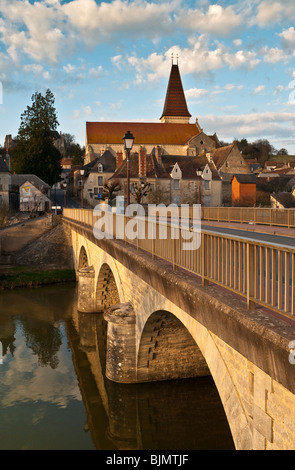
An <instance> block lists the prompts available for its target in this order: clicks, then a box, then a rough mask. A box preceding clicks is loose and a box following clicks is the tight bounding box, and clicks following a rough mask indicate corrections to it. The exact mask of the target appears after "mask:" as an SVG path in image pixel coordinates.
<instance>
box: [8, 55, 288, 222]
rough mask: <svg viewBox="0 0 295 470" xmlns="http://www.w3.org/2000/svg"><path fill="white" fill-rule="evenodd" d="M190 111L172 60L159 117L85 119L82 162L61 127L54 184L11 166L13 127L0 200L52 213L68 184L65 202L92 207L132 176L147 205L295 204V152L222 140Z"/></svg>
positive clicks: (135, 194)
mask: <svg viewBox="0 0 295 470" xmlns="http://www.w3.org/2000/svg"><path fill="white" fill-rule="evenodd" d="M190 119H191V114H190V113H189V110H188V107H187V102H186V98H185V94H184V91H183V86H182V80H181V75H180V70H179V66H178V63H177V64H175V63H173V62H172V66H171V71H170V77H169V82H168V86H167V92H166V98H165V104H164V109H163V113H162V116H161V117H160V122H159V123H154V122H153V123H143V122H133V123H130V122H128V123H127V122H86V141H85V148H84V149H83V150H84V152H83V155H81V162H80V164H79V161H78V162H77V159H75V158H73V157H71V156H70V155H68V153H67V146H66V144H65V136H64V135H63V134H62V133H61V132H60V133H56V136H55V141H54V145H55V147H56V148H57V149H58V150H59V152H60V155H61V161H60V164H61V173H60V175H59V178H58V180H57V181H56V183H55V184H54V185H53V186H50V185H49V184H48V181H43V180H42V179H41V178H40V177H39V176H38V175H36V174H16V173H15V171H14V172H12V170H11V161H12V160H13V151H14V148H15V146H16V145H17V143H16V142H15V140H14V139H13V138H12V136H11V135H7V136H6V137H5V142H4V147H3V152H2V156H1V158H0V204H1V206H2V207H3V206H5V207H7V208H8V207H9V209H10V210H11V211H16V212H21V213H24V214H25V213H26V214H44V213H49V212H50V211H51V210H52V207H56V206H57V202H56V192H57V191H61V190H62V191H63V192H64V195H65V197H64V199H63V201H64V204H63V203H61V206H64V205H66V197H70V198H72V199H73V200H75V201H76V202H77V204H78V205H81V206H83V207H88V208H94V207H95V206H96V205H97V204H98V203H100V202H101V201H105V200H107V201H108V202H109V204H114V200H115V197H116V196H123V197H125V198H126V194H127V179H128V180H129V184H130V193H131V202H141V203H142V204H144V205H145V204H151V203H153V204H160V203H162V204H166V205H168V204H176V205H181V204H189V205H192V204H201V205H202V206H203V207H221V206H225V207H230V206H235V207H237V206H238V207H273V208H292V207H295V157H292V156H289V155H288V152H286V151H285V150H284V149H282V151H283V154H282V155H281V154H280V153H279V152H278V151H277V152H275V154H274V155H273V154H272V150H273V149H272V148H271V146H270V145H265V144H264V142H263V140H261V141H260V142H258V144H257V145H256V146H255V144H253V145H252V149H251V144H248V143H247V141H245V139H244V140H243V141H238V140H235V141H233V142H232V143H229V144H228V143H224V142H222V141H221V140H219V138H218V136H217V133H215V134H214V135H208V134H206V133H205V131H204V130H203V129H202V128H201V127H200V124H199V122H198V119H196V121H195V123H190ZM129 129H130V131H131V132H132V135H133V136H134V145H133V148H132V151H131V153H130V161H128V162H127V155H126V150H125V149H124V142H123V137H124V135H125V133H126V132H127V131H128V130H129ZM217 132H218V130H217ZM245 143H246V144H247V145H248V150H247V152H245ZM263 144H264V147H263ZM249 147H250V149H249ZM77 163H78V164H77Z"/></svg>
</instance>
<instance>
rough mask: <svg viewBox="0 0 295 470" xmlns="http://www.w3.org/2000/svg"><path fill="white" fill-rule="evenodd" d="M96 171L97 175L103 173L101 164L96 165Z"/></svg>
mask: <svg viewBox="0 0 295 470" xmlns="http://www.w3.org/2000/svg"><path fill="white" fill-rule="evenodd" d="M97 171H98V173H103V165H102V163H99V164H98V165H97Z"/></svg>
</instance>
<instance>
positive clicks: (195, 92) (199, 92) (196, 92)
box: [184, 88, 208, 98]
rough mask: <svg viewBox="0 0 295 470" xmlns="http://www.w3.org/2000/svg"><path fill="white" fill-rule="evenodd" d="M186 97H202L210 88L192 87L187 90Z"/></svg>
mask: <svg viewBox="0 0 295 470" xmlns="http://www.w3.org/2000/svg"><path fill="white" fill-rule="evenodd" d="M184 93H185V96H186V98H200V97H201V96H203V95H206V94H207V93H208V90H204V89H203V88H190V89H189V90H186V91H185V92H184Z"/></svg>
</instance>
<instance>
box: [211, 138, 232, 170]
mask: <svg viewBox="0 0 295 470" xmlns="http://www.w3.org/2000/svg"><path fill="white" fill-rule="evenodd" d="M234 145H235V144H234V143H233V144H231V145H227V146H226V147H220V148H218V149H215V150H213V152H212V153H213V161H214V163H215V166H216V168H217V169H218V170H219V169H220V168H221V167H222V166H223V165H224V163H225V161H226V159H227V157H228V156H229V154H230V152H231V151H232V149H233V148H234Z"/></svg>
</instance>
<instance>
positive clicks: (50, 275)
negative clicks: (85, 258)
mask: <svg viewBox="0 0 295 470" xmlns="http://www.w3.org/2000/svg"><path fill="white" fill-rule="evenodd" d="M75 280H76V274H75V271H74V270H71V269H53V270H51V271H41V270H32V268H26V267H19V266H18V267H14V268H11V269H10V270H9V271H5V272H1V271H0V290H8V289H16V288H19V287H38V286H45V285H49V284H57V283H63V282H73V281H75Z"/></svg>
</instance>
